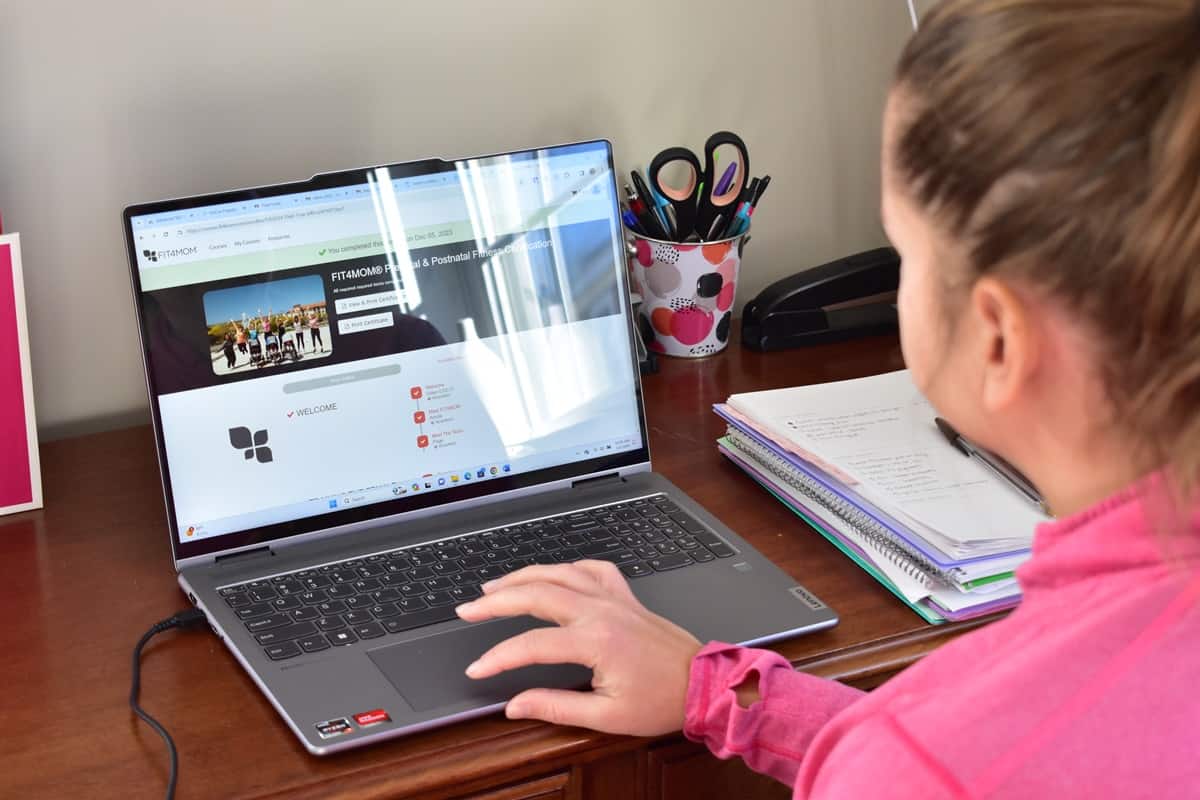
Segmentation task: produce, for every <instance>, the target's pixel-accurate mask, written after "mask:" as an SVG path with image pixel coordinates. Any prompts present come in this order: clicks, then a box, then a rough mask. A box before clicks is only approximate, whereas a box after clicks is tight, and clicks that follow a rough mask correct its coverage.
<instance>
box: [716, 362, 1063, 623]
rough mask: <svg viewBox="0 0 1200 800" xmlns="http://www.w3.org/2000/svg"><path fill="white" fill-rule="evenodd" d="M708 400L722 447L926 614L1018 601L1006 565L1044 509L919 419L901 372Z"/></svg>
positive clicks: (955, 615) (1022, 556) (959, 613)
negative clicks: (719, 422)
mask: <svg viewBox="0 0 1200 800" xmlns="http://www.w3.org/2000/svg"><path fill="white" fill-rule="evenodd" d="M714 410H715V411H716V413H717V414H719V415H720V416H721V417H722V418H724V419H725V420H726V422H727V423H728V424H729V427H728V429H727V432H726V435H725V436H724V437H723V438H722V439H721V440H720V441H719V443H718V446H719V449H720V452H721V453H722V454H723V455H724V456H726V457H727V458H729V460H730V461H732V462H733V463H734V464H736V465H737V466H738V467H740V468H741V469H742V470H743V471H745V472H746V473H747V474H748V475H750V477H752V478H753V479H754V480H755V481H757V482H758V483H759V484H760V485H762V486H763V487H764V488H766V489H767V490H768V491H769V492H771V493H772V494H773V495H774V496H775V497H776V498H777V499H778V500H780V501H781V502H783V503H784V504H785V505H787V506H788V507H789V508H790V509H791V510H792V511H793V512H795V513H796V514H798V515H799V516H801V517H802V518H803V519H804V520H805V521H806V522H808V523H809V524H810V525H811V526H812V527H813V528H815V529H816V530H817V531H818V532H820V533H821V534H822V535H823V536H825V538H827V539H829V541H831V542H832V543H833V544H834V545H835V546H837V547H838V548H839V549H840V550H841V551H842V552H843V553H845V554H846V555H847V556H848V557H850V558H851V559H852V560H853V561H854V562H855V563H857V564H858V565H859V566H860V567H862V568H863V569H864V570H865V571H867V572H868V573H869V574H871V575H872V577H874V578H875V579H876V580H878V581H879V582H880V583H881V584H883V585H884V586H885V587H887V588H888V589H889V591H891V592H893V593H894V594H895V595H896V596H897V597H900V598H901V599H902V600H904V601H905V602H906V603H907V604H908V605H909V606H910V607H911V608H913V610H914V611H916V612H917V613H918V614H920V615H921V616H922V617H923V618H924V619H926V620H928V621H930V622H935V623H936V622H941V621H944V620H947V619H949V620H959V619H967V618H970V617H974V616H979V615H981V614H986V613H990V612H992V611H996V610H999V609H1003V608H1008V607H1011V606H1013V605H1015V604H1016V603H1017V602H1019V600H1020V588H1019V586H1018V585H1017V581H1016V578H1015V575H1014V571H1015V569H1016V568H1017V567H1018V566H1019V565H1020V564H1021V563H1023V562H1024V561H1025V560H1027V559H1028V557H1029V546H1030V544H1031V542H1032V535H1033V529H1034V528H1035V527H1036V524H1037V523H1038V522H1040V521H1042V520H1044V519H1045V517H1044V516H1042V515H1041V514H1040V513H1039V512H1037V511H1036V510H1035V509H1033V508H1032V507H1030V506H1028V505H1023V504H1022V501H1021V500H1020V499H1018V498H1016V497H1015V496H1013V495H1012V494H1010V493H1009V492H1010V489H1009V488H1008V487H1006V486H1002V485H1000V484H998V483H993V482H992V479H991V478H990V477H988V476H982V477H981V476H979V475H977V474H975V472H974V471H973V470H974V469H975V467H976V466H977V465H974V464H972V463H969V461H968V460H967V459H962V462H966V463H962V462H959V461H956V460H955V459H956V458H960V456H959V455H958V453H957V451H954V450H953V449H952V448H949V446H948V445H946V444H945V442H944V441H941V442H939V440H938V439H937V438H936V434H931V432H930V431H928V430H925V429H924V428H925V427H932V418H933V412H932V409H931V408H929V406H928V404H927V403H926V402H925V401H924V399H923V398H921V397H920V393H919V392H917V391H916V388H915V387H914V386H913V385H912V382H911V379H910V378H909V377H908V374H907V372H904V371H901V372H898V373H890V374H888V375H881V376H873V377H871V378H864V379H859V380H856V381H844V382H840V383H833V384H824V385H818V386H808V387H798V388H796V389H782V390H773V391H768V392H755V393H751V394H743V395H734V396H733V397H731V398H730V401H729V403H727V404H720V405H717V406H714ZM926 417H928V419H926ZM939 448H945V449H944V450H942V449H939ZM885 470H886V472H885Z"/></svg>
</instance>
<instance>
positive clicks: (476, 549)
mask: <svg viewBox="0 0 1200 800" xmlns="http://www.w3.org/2000/svg"><path fill="white" fill-rule="evenodd" d="M459 549H460V550H462V552H463V555H464V556H477V555H479V554H481V553H486V552H487V545H485V544H483V543H482V542H468V543H467V544H464V545H463V546H462V547H460V548H459Z"/></svg>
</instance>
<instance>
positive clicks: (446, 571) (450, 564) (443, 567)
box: [430, 561, 462, 577]
mask: <svg viewBox="0 0 1200 800" xmlns="http://www.w3.org/2000/svg"><path fill="white" fill-rule="evenodd" d="M430 569H431V570H433V574H434V575H439V576H443V577H444V576H446V575H453V574H454V573H456V572H458V571H459V570H460V569H462V567H460V566H459V565H458V562H457V561H439V562H438V563H436V564H434V565H433V566H432V567H430Z"/></svg>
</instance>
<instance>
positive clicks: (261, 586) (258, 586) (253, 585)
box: [243, 580, 271, 589]
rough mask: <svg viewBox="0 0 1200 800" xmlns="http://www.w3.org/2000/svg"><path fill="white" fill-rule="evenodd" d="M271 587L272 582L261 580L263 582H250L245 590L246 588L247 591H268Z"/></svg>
mask: <svg viewBox="0 0 1200 800" xmlns="http://www.w3.org/2000/svg"><path fill="white" fill-rule="evenodd" d="M270 586H271V582H270V581H268V580H261V581H250V582H249V583H247V584H246V585H245V586H244V587H243V588H246V589H268V588H270Z"/></svg>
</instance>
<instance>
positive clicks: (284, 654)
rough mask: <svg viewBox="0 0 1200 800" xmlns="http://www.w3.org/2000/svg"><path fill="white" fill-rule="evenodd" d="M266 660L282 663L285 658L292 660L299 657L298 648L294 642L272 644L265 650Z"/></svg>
mask: <svg viewBox="0 0 1200 800" xmlns="http://www.w3.org/2000/svg"><path fill="white" fill-rule="evenodd" d="M266 654H267V658H269V659H271V660H272V661H283V660H284V659H285V658H294V657H295V656H298V655H300V648H299V647H297V646H296V643H295V642H284V643H282V644H274V645H271V646H270V647H268V648H266Z"/></svg>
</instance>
